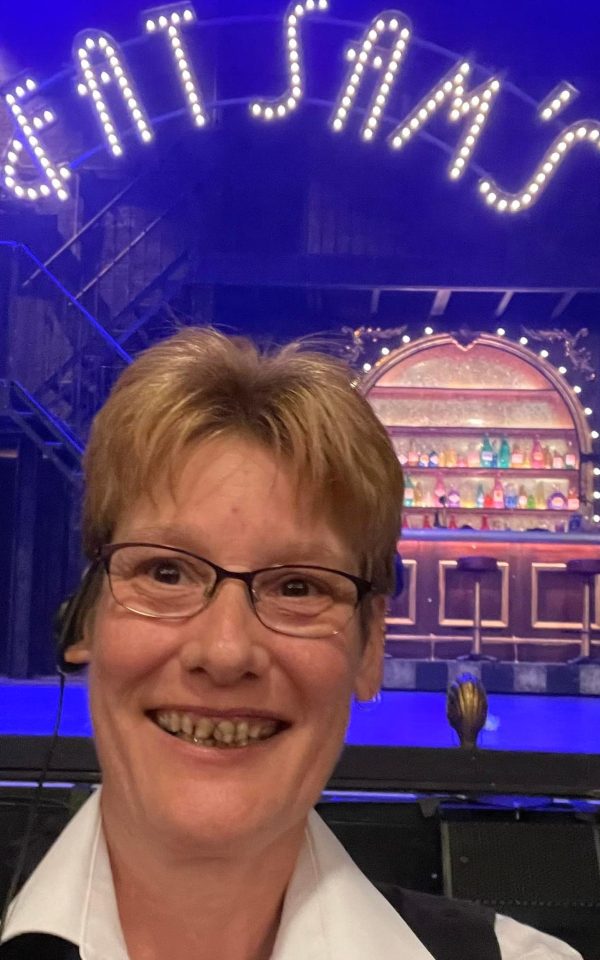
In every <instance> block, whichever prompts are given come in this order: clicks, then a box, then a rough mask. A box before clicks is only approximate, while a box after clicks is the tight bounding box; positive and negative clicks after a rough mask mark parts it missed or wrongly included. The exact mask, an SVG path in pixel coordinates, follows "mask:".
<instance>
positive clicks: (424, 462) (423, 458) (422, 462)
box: [419, 450, 429, 467]
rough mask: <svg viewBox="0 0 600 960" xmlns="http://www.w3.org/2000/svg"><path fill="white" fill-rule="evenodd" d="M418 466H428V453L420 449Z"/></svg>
mask: <svg viewBox="0 0 600 960" xmlns="http://www.w3.org/2000/svg"><path fill="white" fill-rule="evenodd" d="M419 466H420V467H428V466H429V454H428V453H427V452H426V451H425V450H422V451H421V453H420V454H419Z"/></svg>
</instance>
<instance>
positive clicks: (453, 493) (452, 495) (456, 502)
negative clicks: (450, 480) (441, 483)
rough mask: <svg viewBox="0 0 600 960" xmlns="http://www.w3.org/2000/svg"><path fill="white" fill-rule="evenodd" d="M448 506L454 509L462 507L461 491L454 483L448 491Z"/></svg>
mask: <svg viewBox="0 0 600 960" xmlns="http://www.w3.org/2000/svg"><path fill="white" fill-rule="evenodd" d="M448 506H449V507H452V509H453V510H457V509H458V507H460V493H459V492H458V490H457V489H456V487H455V486H454V484H452V486H451V487H450V489H449V491H448Z"/></svg>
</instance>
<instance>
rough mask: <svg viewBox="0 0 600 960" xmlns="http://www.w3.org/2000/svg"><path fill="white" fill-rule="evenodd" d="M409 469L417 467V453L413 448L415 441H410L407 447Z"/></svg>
mask: <svg viewBox="0 0 600 960" xmlns="http://www.w3.org/2000/svg"><path fill="white" fill-rule="evenodd" d="M407 462H408V465H409V467H418V465H419V451H418V450H417V448H416V446H415V441H414V440H411V441H410V443H409V445H408V459H407Z"/></svg>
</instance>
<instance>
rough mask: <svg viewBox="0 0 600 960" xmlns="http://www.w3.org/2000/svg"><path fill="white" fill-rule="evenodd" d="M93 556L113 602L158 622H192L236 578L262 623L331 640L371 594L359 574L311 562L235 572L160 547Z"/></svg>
mask: <svg viewBox="0 0 600 960" xmlns="http://www.w3.org/2000/svg"><path fill="white" fill-rule="evenodd" d="M98 559H99V560H100V561H101V562H102V564H103V565H104V568H105V570H106V573H107V576H108V582H109V585H110V590H111V593H112V595H113V597H114V599H115V600H116V602H117V603H118V604H120V606H122V607H125V609H126V610H130V611H131V612H132V613H138V614H140V615H141V616H143V617H156V618H158V619H164V620H175V619H183V618H186V617H193V616H195V614H197V613H200V611H201V610H204V609H205V608H206V607H207V606H208V604H209V603H210V601H211V600H212V599H213V597H214V596H215V593H216V591H217V588H218V586H219V584H220V583H222V582H223V580H241V581H242V583H244V584H245V585H246V589H247V591H248V599H249V601H250V605H251V607H252V609H253V611H254V613H255V614H256V616H257V617H258V619H259V620H260V622H261V623H262V624H263V625H264V626H265V627H268V628H269V629H270V630H274V631H275V632H276V633H283V634H286V635H287V636H289V637H309V638H313V639H323V638H325V637H331V636H334V635H335V634H336V633H339V632H340V631H341V630H343V628H344V627H345V626H346V624H347V623H349V621H350V620H351V619H352V617H353V616H354V613H355V612H356V609H357V607H358V606H359V604H360V602H361V600H363V599H364V597H365V596H366V595H367V594H368V593H369V592H370V591H371V590H372V589H373V585H372V584H371V583H370V582H369V581H368V580H363V579H362V578H361V577H355V576H353V575H352V574H350V573H344V572H343V571H341V570H330V569H329V568H328V567H318V566H312V565H297V564H286V565H283V566H277V567H263V568H261V569H260V570H251V571H248V572H247V573H237V572H233V571H231V570H225V569H224V568H223V567H219V566H217V564H216V563H211V561H210V560H206V559H205V558H204V557H199V556H197V555H196V554H195V553H190V552H189V551H188V550H179V549H176V548H175V547H166V546H163V545H162V544H158V543H111V544H108V545H107V546H105V547H102V548H101V550H100V551H99V554H98Z"/></svg>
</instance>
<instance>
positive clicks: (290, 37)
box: [250, 0, 329, 120]
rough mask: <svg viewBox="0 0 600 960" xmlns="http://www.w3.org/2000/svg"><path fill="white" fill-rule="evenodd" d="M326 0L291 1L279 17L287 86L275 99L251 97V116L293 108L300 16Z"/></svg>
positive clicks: (275, 115) (297, 94)
mask: <svg viewBox="0 0 600 960" xmlns="http://www.w3.org/2000/svg"><path fill="white" fill-rule="evenodd" d="M328 6H329V4H328V0H303V3H291V4H290V5H289V7H288V8H287V10H286V13H285V17H284V20H283V24H284V41H285V44H286V47H287V59H288V73H289V78H290V79H289V87H288V89H287V90H286V91H285V93H282V95H281V96H280V97H277V99H276V100H255V101H254V102H253V103H251V104H250V112H251V114H252V116H253V117H259V118H260V119H261V120H276V119H279V120H280V119H282V117H285V115H286V114H287V113H288V111H289V110H294V108H295V107H296V106H297V105H298V102H299V101H300V99H301V97H302V86H303V83H304V78H303V76H302V73H303V71H302V48H301V46H300V40H299V39H298V26H299V23H300V20H301V19H302V18H303V17H304V16H306V15H307V14H309V13H314V12H321V11H323V10H327V8H328Z"/></svg>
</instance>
